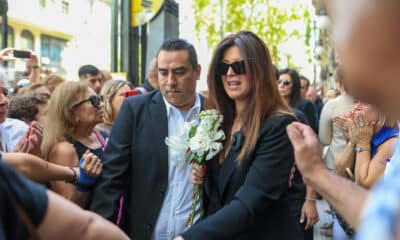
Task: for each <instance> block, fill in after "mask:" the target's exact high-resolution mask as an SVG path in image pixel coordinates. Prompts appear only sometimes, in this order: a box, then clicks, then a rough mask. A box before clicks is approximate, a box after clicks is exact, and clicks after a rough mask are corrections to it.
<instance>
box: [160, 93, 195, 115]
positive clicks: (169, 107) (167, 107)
mask: <svg viewBox="0 0 400 240" xmlns="http://www.w3.org/2000/svg"><path fill="white" fill-rule="evenodd" d="M163 100H164V103H165V107H166V109H167V117H169V114H170V112H171V110H172V111H173V110H176V111H181V110H179V109H178V108H176V107H174V106H172V105H171V104H170V103H169V102H168V101H167V99H165V97H164V96H163ZM200 109H201V101H200V96H199V94H197V93H196V99H195V101H194V105H193V107H192V108H191V109H189V112H190V111H196V113H199V112H200Z"/></svg>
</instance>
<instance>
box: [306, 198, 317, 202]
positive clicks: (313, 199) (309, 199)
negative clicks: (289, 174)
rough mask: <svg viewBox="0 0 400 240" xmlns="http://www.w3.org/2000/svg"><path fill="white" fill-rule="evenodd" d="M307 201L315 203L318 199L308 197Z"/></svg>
mask: <svg viewBox="0 0 400 240" xmlns="http://www.w3.org/2000/svg"><path fill="white" fill-rule="evenodd" d="M306 201H314V202H315V201H317V199H316V198H307V197H306Z"/></svg>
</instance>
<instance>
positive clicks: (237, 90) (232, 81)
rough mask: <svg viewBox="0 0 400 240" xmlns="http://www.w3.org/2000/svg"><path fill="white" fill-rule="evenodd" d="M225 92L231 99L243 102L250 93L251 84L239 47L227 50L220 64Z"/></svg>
mask: <svg viewBox="0 0 400 240" xmlns="http://www.w3.org/2000/svg"><path fill="white" fill-rule="evenodd" d="M220 69H221V70H220V71H221V79H222V83H223V86H224V90H225V92H226V94H227V95H228V96H229V98H230V99H232V100H234V101H235V102H237V101H243V100H245V99H246V98H247V96H248V95H249V93H250V82H249V79H248V76H247V74H246V70H245V61H244V58H243V56H242V54H241V52H240V49H239V48H238V47H237V46H232V47H230V48H228V49H226V50H225V52H224V54H223V58H222V63H221V64H220Z"/></svg>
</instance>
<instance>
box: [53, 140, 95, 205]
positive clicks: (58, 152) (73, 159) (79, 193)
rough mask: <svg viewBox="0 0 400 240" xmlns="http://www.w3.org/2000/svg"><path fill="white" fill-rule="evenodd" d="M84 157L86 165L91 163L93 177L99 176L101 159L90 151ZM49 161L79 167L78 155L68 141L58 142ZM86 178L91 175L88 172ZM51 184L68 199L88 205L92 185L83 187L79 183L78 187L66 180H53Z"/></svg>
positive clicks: (55, 190) (54, 189)
mask: <svg viewBox="0 0 400 240" xmlns="http://www.w3.org/2000/svg"><path fill="white" fill-rule="evenodd" d="M82 158H83V159H85V160H84V162H85V165H89V169H92V170H93V171H92V172H91V174H90V175H92V176H93V178H96V177H98V176H99V175H100V173H101V161H100V159H98V158H97V157H96V155H94V154H93V153H90V152H86V153H85V154H84V155H83V156H82ZM49 161H50V162H53V163H55V164H59V165H62V166H67V167H77V166H78V164H79V160H78V156H77V155H76V152H75V150H74V148H73V147H72V145H71V144H69V143H68V142H60V143H57V144H56V145H55V147H54V148H53V149H52V151H51V152H50V155H49ZM82 165H83V164H82ZM80 178H81V179H82V180H84V179H83V178H82V176H80ZM85 178H86V179H87V178H90V177H89V176H88V174H86V177H85ZM93 184H94V182H92V183H91V186H93ZM50 185H51V189H52V190H53V191H54V192H56V193H58V194H60V195H62V196H63V197H65V198H66V199H69V200H71V201H72V202H74V203H76V204H78V205H79V206H81V207H85V206H86V204H87V201H88V198H89V192H90V190H91V189H90V187H91V186H84V187H82V185H79V184H78V188H77V187H76V186H75V185H72V184H68V183H66V182H65V181H52V182H50ZM80 186H81V187H80Z"/></svg>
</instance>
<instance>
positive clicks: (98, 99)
mask: <svg viewBox="0 0 400 240" xmlns="http://www.w3.org/2000/svg"><path fill="white" fill-rule="evenodd" d="M102 101H103V96H97V95H92V96H90V97H88V98H86V99H83V100H82V101H80V102H77V103H75V104H74V105H72V108H76V107H78V106H79V105H81V104H83V103H85V102H90V103H91V104H92V105H93V107H95V108H98V107H100V104H101V102H102Z"/></svg>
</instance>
